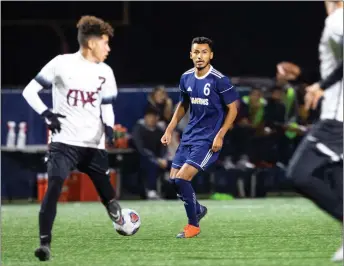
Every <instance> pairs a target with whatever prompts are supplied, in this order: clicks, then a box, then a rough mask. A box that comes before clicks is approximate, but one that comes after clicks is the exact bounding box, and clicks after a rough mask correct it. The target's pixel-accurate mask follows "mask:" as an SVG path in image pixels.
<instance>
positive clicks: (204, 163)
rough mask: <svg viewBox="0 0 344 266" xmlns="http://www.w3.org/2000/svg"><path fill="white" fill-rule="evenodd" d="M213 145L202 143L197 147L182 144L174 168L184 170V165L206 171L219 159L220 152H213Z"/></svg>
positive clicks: (175, 158)
mask: <svg viewBox="0 0 344 266" xmlns="http://www.w3.org/2000/svg"><path fill="white" fill-rule="evenodd" d="M211 147H212V144H209V143H202V144H195V145H186V144H182V143H181V144H180V145H179V147H178V149H177V151H176V155H175V156H174V159H173V162H172V167H173V168H176V169H180V168H182V166H183V164H184V163H187V164H189V165H192V166H194V167H196V168H197V169H198V170H202V171H205V170H206V169H207V168H208V167H209V166H210V165H211V164H213V163H214V162H215V161H216V160H217V158H218V157H219V154H220V151H218V152H212V150H211Z"/></svg>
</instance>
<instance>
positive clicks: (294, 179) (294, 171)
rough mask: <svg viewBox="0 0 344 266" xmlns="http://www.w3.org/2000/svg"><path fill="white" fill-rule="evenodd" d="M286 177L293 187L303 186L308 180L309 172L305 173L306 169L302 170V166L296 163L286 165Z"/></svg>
mask: <svg viewBox="0 0 344 266" xmlns="http://www.w3.org/2000/svg"><path fill="white" fill-rule="evenodd" d="M286 177H287V179H288V180H289V181H290V182H291V184H292V185H293V186H295V187H304V186H306V185H307V184H309V182H310V180H309V179H310V173H307V171H304V170H303V168H302V167H298V166H297V165H295V166H293V165H291V166H289V167H288V169H287V171H286Z"/></svg>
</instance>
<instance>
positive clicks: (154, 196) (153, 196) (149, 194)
mask: <svg viewBox="0 0 344 266" xmlns="http://www.w3.org/2000/svg"><path fill="white" fill-rule="evenodd" d="M147 198H148V199H151V200H153V199H154V200H157V199H160V197H159V195H158V193H157V192H156V191H155V190H148V192H147Z"/></svg>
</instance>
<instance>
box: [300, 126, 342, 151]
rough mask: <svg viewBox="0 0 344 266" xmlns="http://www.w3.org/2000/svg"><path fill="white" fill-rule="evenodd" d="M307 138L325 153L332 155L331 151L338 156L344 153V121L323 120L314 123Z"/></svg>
mask: <svg viewBox="0 0 344 266" xmlns="http://www.w3.org/2000/svg"><path fill="white" fill-rule="evenodd" d="M306 138H307V140H308V141H309V142H313V143H314V145H315V146H316V148H317V149H318V150H319V151H320V152H323V153H324V154H327V155H329V156H330V153H331V152H330V151H332V152H334V153H335V154H337V155H338V156H342V154H343V122H340V121H337V120H321V121H319V122H318V123H316V124H315V125H314V127H313V128H312V130H311V131H310V132H309V134H308V135H307V136H306Z"/></svg>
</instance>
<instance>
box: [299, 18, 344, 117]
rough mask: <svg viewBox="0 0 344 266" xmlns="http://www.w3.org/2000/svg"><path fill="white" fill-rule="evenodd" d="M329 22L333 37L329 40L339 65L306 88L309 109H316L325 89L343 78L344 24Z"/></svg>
mask: <svg viewBox="0 0 344 266" xmlns="http://www.w3.org/2000/svg"><path fill="white" fill-rule="evenodd" d="M328 23H329V22H328V21H327V22H326V26H325V27H328V29H329V31H330V32H331V33H330V34H331V38H330V40H329V42H330V46H331V49H332V54H333V56H334V57H335V58H337V60H338V62H337V66H336V67H335V68H334V69H333V71H332V72H331V73H330V74H329V75H328V76H327V77H326V78H324V79H322V80H320V81H318V82H316V83H314V84H312V85H310V86H308V87H307V88H306V91H307V93H306V95H305V109H306V110H309V109H310V108H312V109H313V110H315V109H316V108H317V106H318V101H319V99H320V98H321V97H322V96H323V95H324V91H325V90H327V89H328V88H330V87H331V86H332V85H333V84H335V83H337V82H338V81H340V80H342V79H343V24H342V23H334V24H333V25H328ZM325 30H326V29H325Z"/></svg>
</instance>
